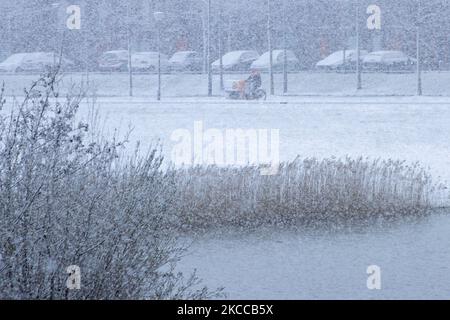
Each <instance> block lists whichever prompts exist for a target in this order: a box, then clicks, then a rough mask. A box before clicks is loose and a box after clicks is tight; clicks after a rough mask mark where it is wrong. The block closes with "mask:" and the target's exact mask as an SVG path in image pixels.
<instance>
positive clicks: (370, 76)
mask: <svg viewBox="0 0 450 320" xmlns="http://www.w3.org/2000/svg"><path fill="white" fill-rule="evenodd" d="M247 77H248V73H247V74H245V73H244V74H225V75H224V79H225V81H226V80H235V79H246V78H247ZM36 78H37V75H23V74H0V83H1V82H3V81H4V82H5V83H6V84H7V88H6V95H22V94H23V88H24V87H26V86H29V84H30V83H31V81H33V80H35V79H36ZM288 79H289V91H288V94H289V95H295V96H355V95H356V96H374V95H382V96H413V95H415V94H416V92H417V90H416V87H417V85H416V81H417V77H416V75H415V74H414V73H400V74H398V73H393V74H386V73H365V74H363V76H362V80H363V89H362V90H360V91H357V90H355V86H356V84H355V83H356V77H355V74H351V73H349V74H337V73H320V72H306V71H305V72H300V73H292V74H289V76H288ZM262 80H263V86H264V87H265V89H266V91H267V92H269V88H268V85H269V79H268V75H267V74H263V75H262ZM82 81H84V83H85V87H86V88H87V89H88V92H89V93H91V94H96V95H97V96H102V97H111V96H114V97H120V96H127V95H128V94H129V76H128V74H127V73H103V74H101V73H90V74H88V75H86V74H84V73H68V74H66V75H65V79H64V86H65V87H66V88H68V87H70V85H71V84H72V83H76V84H78V83H80V82H82ZM157 83H158V77H157V75H155V74H135V75H134V76H133V94H134V95H135V96H138V97H156V90H157ZM207 87H208V80H207V76H206V75H202V74H164V75H163V76H162V95H163V97H172V98H173V97H196V96H204V95H205V94H206V93H207ZM282 90H283V75H282V74H276V75H275V92H276V93H277V94H281V93H282ZM213 92H214V94H215V95H218V94H220V81H219V75H216V74H215V75H214V77H213ZM60 93H64V90H62V91H61V92H60ZM423 94H424V95H427V96H447V97H448V96H450V72H437V71H430V72H424V73H423Z"/></svg>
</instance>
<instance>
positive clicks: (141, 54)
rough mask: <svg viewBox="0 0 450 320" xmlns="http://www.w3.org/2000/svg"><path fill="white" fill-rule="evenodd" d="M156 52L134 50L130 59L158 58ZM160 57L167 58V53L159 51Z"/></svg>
mask: <svg viewBox="0 0 450 320" xmlns="http://www.w3.org/2000/svg"><path fill="white" fill-rule="evenodd" d="M158 56H159V54H158V52H155V51H147V52H135V53H133V54H132V55H131V60H142V59H147V60H148V59H150V60H156V59H158ZM161 59H167V55H165V54H163V53H161Z"/></svg>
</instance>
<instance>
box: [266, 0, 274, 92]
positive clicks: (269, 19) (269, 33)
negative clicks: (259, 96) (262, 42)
mask: <svg viewBox="0 0 450 320" xmlns="http://www.w3.org/2000/svg"><path fill="white" fill-rule="evenodd" d="M270 10H271V6H270V0H267V46H268V49H269V77H270V94H271V95H274V94H275V86H274V78H273V51H272V16H271V11H270Z"/></svg>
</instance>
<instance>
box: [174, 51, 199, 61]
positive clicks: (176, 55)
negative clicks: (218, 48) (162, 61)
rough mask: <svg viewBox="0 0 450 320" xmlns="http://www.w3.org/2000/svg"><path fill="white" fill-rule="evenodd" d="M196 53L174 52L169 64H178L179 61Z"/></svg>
mask: <svg viewBox="0 0 450 320" xmlns="http://www.w3.org/2000/svg"><path fill="white" fill-rule="evenodd" d="M195 53H197V52H196V51H178V52H175V53H174V55H173V56H172V58H170V61H171V62H175V61H177V62H179V61H183V60H184V59H186V58H187V57H189V56H190V55H191V54H195Z"/></svg>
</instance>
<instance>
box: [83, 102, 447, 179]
mask: <svg viewBox="0 0 450 320" xmlns="http://www.w3.org/2000/svg"><path fill="white" fill-rule="evenodd" d="M97 106H98V108H99V111H100V115H101V116H102V117H103V119H104V120H106V122H105V130H107V131H108V130H109V131H110V132H111V130H112V129H114V128H121V131H122V132H125V131H126V129H127V128H128V125H131V126H132V127H133V128H134V130H133V132H132V135H131V141H132V142H133V141H137V140H140V141H141V143H142V145H144V146H145V145H146V144H150V143H151V142H152V141H153V142H154V141H157V140H158V139H159V140H160V141H161V142H162V144H163V147H164V150H163V151H164V153H165V155H166V156H167V158H168V159H170V155H171V151H172V148H173V146H174V145H175V141H171V139H170V138H171V134H172V133H173V132H174V131H175V130H177V129H187V130H189V131H190V132H193V130H194V122H195V121H202V122H203V126H204V129H205V130H207V129H209V128H216V129H220V130H224V129H226V128H231V129H235V128H244V129H280V158H281V160H282V161H289V160H293V159H294V158H295V157H296V156H297V155H300V156H301V157H318V158H324V157H331V156H336V157H345V156H346V155H349V156H352V157H358V156H363V157H371V158H378V157H380V158H383V159H388V158H392V159H400V160H407V161H409V162H415V161H419V162H420V163H422V164H423V165H424V166H426V167H429V169H430V171H431V173H432V174H433V176H434V177H435V178H436V179H438V178H440V179H441V180H443V181H450V170H449V168H450V140H449V137H450V125H449V123H450V98H446V97H439V98H437V97H422V98H418V97H360V98H358V97H274V98H272V99H269V100H268V101H266V102H241V101H234V102H233V101H228V100H225V99H223V98H211V99H208V98H184V99H181V98H176V99H167V100H165V101H163V102H160V103H158V102H155V101H153V100H149V99H146V98H126V97H123V98H99V99H98V100H97ZM87 109H88V108H82V110H81V111H82V114H83V113H84V114H86V113H85V112H86V110H87Z"/></svg>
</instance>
